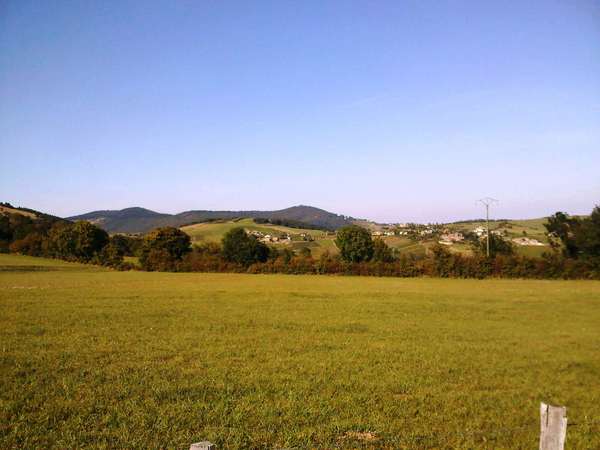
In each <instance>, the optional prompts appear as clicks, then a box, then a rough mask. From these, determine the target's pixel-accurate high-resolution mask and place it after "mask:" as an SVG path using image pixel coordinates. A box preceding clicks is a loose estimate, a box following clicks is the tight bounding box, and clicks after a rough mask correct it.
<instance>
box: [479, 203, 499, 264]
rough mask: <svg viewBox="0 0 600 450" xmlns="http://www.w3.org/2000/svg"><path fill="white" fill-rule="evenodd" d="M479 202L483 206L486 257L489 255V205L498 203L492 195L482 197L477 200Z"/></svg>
mask: <svg viewBox="0 0 600 450" xmlns="http://www.w3.org/2000/svg"><path fill="white" fill-rule="evenodd" d="M478 202H479V203H482V204H483V205H484V206H485V225H486V235H487V239H486V241H487V242H486V244H487V257H488V258H489V257H490V206H491V205H492V204H493V203H498V200H496V199H495V198H492V197H484V198H480V199H479V200H478Z"/></svg>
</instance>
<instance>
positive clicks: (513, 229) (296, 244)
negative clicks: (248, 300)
mask: <svg viewBox="0 0 600 450" xmlns="http://www.w3.org/2000/svg"><path fill="white" fill-rule="evenodd" d="M545 221H546V219H531V220H516V221H509V222H508V224H507V225H505V226H500V223H499V222H491V223H490V229H492V230H500V229H501V230H506V232H507V234H508V237H509V239H512V238H514V237H523V236H525V235H524V234H523V231H525V232H526V233H527V234H526V236H527V237H530V238H534V239H537V240H539V241H540V242H543V243H547V242H548V239H547V238H546V234H545V228H544V226H543V224H544V223H545ZM358 223H359V224H360V225H361V226H367V225H368V224H369V223H368V222H366V221H362V222H358ZM240 226H241V227H244V228H245V229H247V230H257V231H262V232H263V233H268V234H271V235H275V236H278V235H280V234H281V233H288V234H290V235H291V236H292V239H293V242H291V243H290V244H273V243H271V244H270V245H275V246H276V247H278V248H284V247H287V248H290V249H292V250H295V251H297V250H299V249H300V248H302V247H308V248H310V250H311V252H312V255H313V256H314V257H315V258H318V257H319V256H321V255H322V254H323V253H324V252H325V251H328V252H329V253H331V254H336V253H338V248H337V247H336V245H335V242H334V240H335V236H331V235H329V236H328V235H327V233H325V232H323V231H320V230H310V229H298V228H289V227H282V226H275V225H269V224H257V223H254V221H253V220H252V219H241V220H237V221H230V220H223V221H219V222H207V223H199V224H195V225H189V226H186V227H183V228H181V229H182V230H183V231H185V232H186V233H187V234H189V235H190V237H191V238H192V242H193V243H198V244H199V243H202V242H220V241H221V239H222V237H223V235H224V234H225V233H226V232H227V231H229V230H231V229H232V228H235V227H240ZM478 226H485V222H473V223H470V222H464V223H456V224H451V225H449V226H448V228H450V229H451V230H456V231H472V230H473V229H475V228H477V227H478ZM300 233H308V234H310V235H311V236H312V237H313V238H314V241H313V242H303V241H301V240H300V237H299V235H300ZM382 239H383V240H384V241H385V243H386V244H387V245H388V246H390V247H392V248H395V249H397V250H398V251H399V253H404V254H408V253H412V254H415V255H424V254H425V253H426V252H427V249H428V248H429V247H431V246H432V245H434V244H435V243H436V242H437V239H433V240H432V239H430V240H423V241H413V240H411V239H409V238H408V237H405V236H383V237H382ZM515 248H516V251H517V253H519V254H521V255H525V256H531V257H540V256H542V253H543V252H547V251H550V247H549V246H540V247H528V246H515ZM448 249H449V250H450V251H451V252H455V253H462V254H471V253H472V251H471V247H470V246H469V245H468V244H454V245H451V246H448Z"/></svg>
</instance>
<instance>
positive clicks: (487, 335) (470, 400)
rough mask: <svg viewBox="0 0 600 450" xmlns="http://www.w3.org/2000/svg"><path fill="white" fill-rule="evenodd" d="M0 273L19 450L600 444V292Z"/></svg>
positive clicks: (466, 283)
mask: <svg viewBox="0 0 600 450" xmlns="http://www.w3.org/2000/svg"><path fill="white" fill-rule="evenodd" d="M0 266H1V267H2V268H3V270H2V271H0V352H1V353H0V379H1V380H2V383H0V448H2V449H11V448H15V449H16V448H90V447H95V448H96V447H98V448H181V449H186V448H188V447H189V444H190V443H191V442H196V441H200V440H204V439H207V440H210V441H212V442H214V443H216V444H217V446H218V448H219V449H222V448H231V449H233V448H281V447H290V448H291V447H296V448H311V447H317V448H333V447H339V448H357V447H360V446H366V447H369V446H370V447H372V448H382V447H386V446H387V447H388V448H411V449H414V448H465V449H466V448H523V449H531V448H537V440H538V435H539V412H538V411H539V402H540V401H546V402H550V403H553V404H561V405H567V406H568V408H569V410H568V416H569V423H570V424H575V423H576V424H577V425H576V426H571V425H570V426H569V431H568V436H567V445H568V448H577V449H591V448H600V430H599V429H598V424H591V422H594V421H598V420H600V415H599V413H598V407H597V405H598V403H599V402H600V389H598V380H599V379H600V352H599V351H598V348H599V346H600V282H589V281H568V282H567V281H520V280H485V281H478V280H442V279H426V278H421V279H393V278H366V277H333V276H331V277H328V276H285V275H241V274H183V273H179V274H171V273H145V272H114V271H108V270H100V269H96V268H94V267H91V266H78V265H75V264H68V263H62V262H55V261H51V260H43V259H35V258H23V257H16V256H8V255H0ZM39 267H45V268H46V269H47V270H36V269H35V268H39Z"/></svg>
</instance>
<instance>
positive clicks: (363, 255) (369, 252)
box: [335, 225, 374, 262]
mask: <svg viewBox="0 0 600 450" xmlns="http://www.w3.org/2000/svg"><path fill="white" fill-rule="evenodd" d="M335 244H336V245H337V247H338V248H339V249H340V254H341V255H342V259H343V260H344V261H348V262H362V261H369V260H370V259H371V257H372V256H373V250H374V249H373V240H372V239H371V233H369V231H368V230H366V229H365V228H362V227H359V226H358V225H348V226H345V227H342V228H340V229H339V230H338V232H337V236H336V238H335Z"/></svg>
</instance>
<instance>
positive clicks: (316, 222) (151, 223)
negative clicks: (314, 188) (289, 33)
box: [67, 205, 354, 233]
mask: <svg viewBox="0 0 600 450" xmlns="http://www.w3.org/2000/svg"><path fill="white" fill-rule="evenodd" d="M238 217H248V218H257V219H258V218H260V219H270V220H290V221H295V222H301V223H304V224H306V225H307V227H310V226H316V227H319V228H326V229H330V230H335V229H337V228H340V227H343V226H344V225H349V224H351V223H353V221H354V219H353V218H351V217H347V216H343V215H340V214H335V213H332V212H329V211H326V210H324V209H320V208H316V207H314V206H307V205H297V206H292V207H289V208H285V209H280V210H275V211H259V210H249V211H212V210H190V211H184V212H181V213H178V214H166V213H159V212H156V211H152V210H149V209H146V208H142V207H139V206H135V207H130V208H125V209H121V210H99V211H91V212H88V213H85V214H80V215H76V216H71V217H68V218H67V219H68V220H87V221H90V222H92V223H94V224H96V225H98V226H100V227H102V228H104V229H105V230H106V231H108V232H109V233H144V232H147V231H149V230H151V229H153V228H156V227H160V226H174V227H180V226H183V225H189V224H192V223H197V222H204V221H207V220H211V219H233V218H238Z"/></svg>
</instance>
